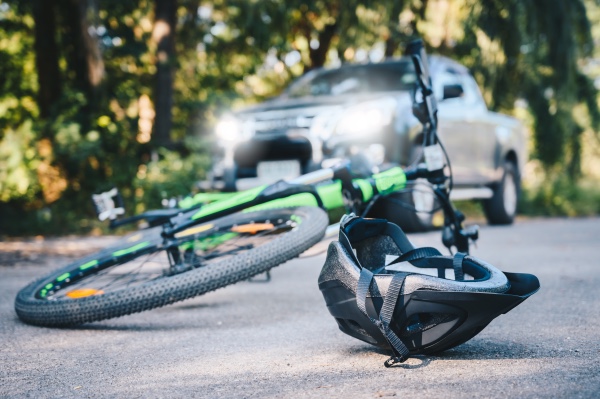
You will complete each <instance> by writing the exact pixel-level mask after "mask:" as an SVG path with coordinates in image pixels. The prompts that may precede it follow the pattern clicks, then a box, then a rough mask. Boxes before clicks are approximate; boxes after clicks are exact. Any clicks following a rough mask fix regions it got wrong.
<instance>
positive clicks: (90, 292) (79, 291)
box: [67, 288, 104, 298]
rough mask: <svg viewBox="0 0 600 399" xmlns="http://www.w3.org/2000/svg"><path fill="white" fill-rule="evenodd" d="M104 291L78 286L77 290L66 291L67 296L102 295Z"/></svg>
mask: <svg viewBox="0 0 600 399" xmlns="http://www.w3.org/2000/svg"><path fill="white" fill-rule="evenodd" d="M102 294H104V291H102V290H96V289H94V288H80V289H77V290H73V291H69V292H67V296H68V297H69V298H85V297H86V296H92V295H102Z"/></svg>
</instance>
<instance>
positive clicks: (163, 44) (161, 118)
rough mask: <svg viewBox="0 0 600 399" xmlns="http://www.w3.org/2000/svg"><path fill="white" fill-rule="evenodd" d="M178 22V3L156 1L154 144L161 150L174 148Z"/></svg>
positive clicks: (153, 36) (173, 1)
mask: <svg viewBox="0 0 600 399" xmlns="http://www.w3.org/2000/svg"><path fill="white" fill-rule="evenodd" d="M176 18H177V1H176V0H156V3H155V20H154V29H153V31H152V39H153V41H154V42H155V44H156V92H155V104H156V107H155V108H156V119H155V122H154V133H153V142H154V143H155V145H158V146H169V145H170V144H171V127H172V119H171V118H172V108H173V78H174V73H175V65H176V61H175V30H176V22H177V20H176Z"/></svg>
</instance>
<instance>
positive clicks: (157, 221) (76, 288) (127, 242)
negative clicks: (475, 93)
mask: <svg viewBox="0 0 600 399" xmlns="http://www.w3.org/2000/svg"><path fill="white" fill-rule="evenodd" d="M408 50H409V54H410V56H411V57H412V60H413V64H414V66H415V72H416V75H417V85H416V89H415V96H414V99H413V103H414V107H413V113H414V115H415V116H416V117H417V118H418V119H419V120H420V121H421V123H422V124H423V132H424V135H423V136H424V141H423V146H424V157H425V164H419V165H418V166H417V167H414V168H410V169H403V168H402V167H400V166H394V167H392V168H390V169H388V170H386V171H383V172H380V173H376V174H373V175H370V176H363V177H359V178H356V177H354V176H352V175H351V173H350V170H349V166H348V165H347V164H341V165H337V166H335V167H332V168H328V169H322V170H319V171H316V172H312V173H309V174H307V175H304V176H300V177H299V178H296V179H293V180H291V181H279V182H276V183H274V184H271V185H268V186H260V187H257V188H254V189H250V190H247V191H243V192H240V193H236V194H234V195H231V196H227V197H226V198H222V199H220V200H217V201H214V202H211V203H208V204H206V205H202V206H200V205H199V204H198V203H193V204H191V206H190V208H188V209H171V210H161V211H151V212H147V213H146V214H143V215H139V216H137V217H133V218H129V219H127V220H126V221H127V222H132V221H135V220H138V219H140V218H146V219H147V220H149V222H150V224H151V227H150V228H148V229H146V230H142V231H139V232H136V233H133V234H131V235H129V236H127V237H124V238H123V239H122V240H120V242H119V243H118V244H117V245H115V246H114V247H111V248H107V249H105V250H102V251H100V252H98V253H96V254H93V255H90V256H87V257H84V258H82V259H79V260H77V261H75V262H72V263H70V264H68V265H66V266H64V267H62V268H60V269H58V270H56V271H54V272H52V273H50V274H48V275H46V276H44V277H42V278H40V279H38V280H37V281H34V282H32V283H31V284H29V285H28V286H26V287H25V288H23V289H22V290H20V291H19V293H18V295H17V297H16V300H15V310H16V312H17V314H18V316H19V318H21V320H23V321H25V322H26V323H30V324H35V325H42V326H68V325H75V324H81V323H86V322H92V321H99V320H104V319H108V318H113V317H119V316H123V315H127V314H131V313H136V312H141V311H144V310H149V309H153V308H157V307H161V306H165V305H168V304H171V303H174V302H177V301H181V300H184V299H188V298H191V297H194V296H197V295H201V294H204V293H206V292H209V291H212V290H215V289H217V288H221V287H224V286H227V285H229V284H233V283H235V282H238V281H242V280H245V279H248V278H250V277H252V276H254V275H257V274H260V273H262V272H265V271H268V270H270V269H271V268H272V267H275V266H277V265H279V264H281V263H283V262H285V261H287V260H289V259H292V258H294V257H296V256H298V255H299V254H300V253H302V252H303V251H305V250H306V249H308V248H310V247H311V246H313V245H314V244H316V243H317V242H318V241H320V240H321V239H322V237H323V235H324V233H325V230H326V227H327V224H328V218H327V216H326V214H325V212H324V211H323V209H325V210H331V209H334V208H339V207H343V208H345V210H346V211H347V212H356V213H365V212H368V210H369V209H370V207H371V206H372V205H373V203H374V202H375V201H376V200H377V199H378V198H379V197H381V196H385V195H388V194H390V193H393V192H397V191H399V190H402V189H404V188H405V187H406V184H407V182H408V181H412V180H416V179H427V180H428V181H429V182H430V183H431V184H432V185H433V191H434V193H435V195H436V197H437V198H438V200H439V202H440V204H441V208H442V210H443V212H444V228H443V234H442V241H443V243H444V245H445V246H446V247H448V248H449V249H451V248H452V247H456V249H457V250H458V251H460V252H468V250H469V241H470V240H476V239H477V235H478V233H477V228H476V227H475V228H472V229H465V228H463V225H462V223H463V220H464V216H463V215H462V214H461V213H460V212H458V211H456V210H455V209H454V207H453V205H452V203H451V202H450V200H449V191H450V188H451V179H449V177H448V176H447V175H446V173H445V169H446V166H449V160H448V157H447V155H446V154H445V151H444V149H443V147H442V146H441V144H440V143H439V140H438V138H437V133H436V129H437V118H436V104H435V100H434V98H433V96H432V94H433V93H432V90H431V81H430V78H429V73H428V70H427V60H426V54H425V51H424V48H423V45H422V42H413V43H411V44H410V45H409V47H408ZM418 96H420V99H419V98H417V97H418ZM450 175H451V172H450ZM448 183H450V184H448ZM97 204H98V207H99V214H100V215H101V217H104V218H109V219H111V223H112V224H113V225H115V226H116V225H119V224H122V223H123V222H119V221H117V220H116V216H117V215H119V214H122V213H123V212H124V210H123V208H122V206H120V204H118V201H116V202H115V192H108V193H105V194H103V195H101V196H100V197H99V198H97ZM334 229H335V227H334ZM336 230H337V229H336Z"/></svg>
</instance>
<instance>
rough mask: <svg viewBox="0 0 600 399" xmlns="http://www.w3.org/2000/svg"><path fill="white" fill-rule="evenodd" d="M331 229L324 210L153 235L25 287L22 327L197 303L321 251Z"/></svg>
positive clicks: (277, 212) (268, 213) (18, 305)
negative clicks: (316, 249)
mask: <svg viewBox="0 0 600 399" xmlns="http://www.w3.org/2000/svg"><path fill="white" fill-rule="evenodd" d="M326 227H327V215H326V214H325V212H323V211H322V210H321V209H319V208H315V207H300V208H282V209H274V210H264V211H258V212H250V213H243V212H242V213H236V214H233V215H229V216H225V217H223V218H219V219H217V220H213V221H211V222H208V223H204V224H199V225H196V226H193V227H191V228H189V229H187V230H185V231H182V232H179V233H177V234H175V236H174V237H172V238H171V239H168V240H165V239H163V238H162V237H161V235H160V233H161V231H162V229H161V228H153V229H149V230H145V231H142V232H140V233H136V234H133V235H130V236H128V237H126V238H124V239H123V240H122V241H121V245H119V246H116V247H112V248H108V249H105V250H103V251H100V252H98V253H96V254H93V255H90V256H88V257H85V258H82V259H80V260H78V261H75V262H73V263H71V264H69V265H67V266H65V267H63V268H61V269H59V270H57V271H55V272H53V273H51V274H49V275H47V276H45V277H43V278H41V279H39V280H37V281H35V282H33V283H31V284H29V285H28V286H26V287H25V288H23V289H22V290H21V291H20V292H19V293H18V294H17V298H16V300H15V310H16V312H17V315H18V316H19V318H21V320H23V321H24V322H26V323H29V324H34V325H41V326H49V327H51V326H69V325H77V324H82V323H87V322H92V321H99V320H104V319H109V318H113V317H119V316H123V315H127V314H131V313H136V312H142V311H145V310H149V309H154V308H158V307H161V306H165V305H168V304H171V303H174V302H177V301H181V300H184V299H188V298H192V297H194V296H197V295H201V294H204V293H206V292H209V291H212V290H216V289H218V288H221V287H225V286H227V285H229V284H233V283H236V282H238V281H241V280H245V279H248V278H250V277H252V276H254V275H256V274H259V273H262V272H265V271H267V270H269V269H271V268H272V267H275V266H277V265H279V264H281V263H283V262H285V261H287V260H289V259H292V258H294V257H296V256H298V255H299V254H300V253H302V252H303V251H305V250H306V249H308V248H310V247H311V246H312V245H314V244H316V243H317V242H318V241H319V240H320V239H321V238H322V237H323V234H324V232H325V228H326Z"/></svg>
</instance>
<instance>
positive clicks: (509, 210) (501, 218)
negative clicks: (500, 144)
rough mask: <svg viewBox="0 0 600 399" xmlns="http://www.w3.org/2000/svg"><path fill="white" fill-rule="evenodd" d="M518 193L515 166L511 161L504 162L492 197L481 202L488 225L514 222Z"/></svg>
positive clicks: (517, 177)
mask: <svg viewBox="0 0 600 399" xmlns="http://www.w3.org/2000/svg"><path fill="white" fill-rule="evenodd" d="M519 192H520V179H519V173H518V171H517V166H516V165H515V163H514V162H512V161H506V162H505V164H504V175H503V176H502V181H501V182H500V183H499V184H498V186H496V188H495V189H494V195H493V196H492V198H490V199H487V200H484V201H483V210H484V212H485V216H486V218H487V221H488V223H489V224H511V223H512V222H513V221H514V219H515V215H516V214H517V203H518V200H519Z"/></svg>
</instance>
